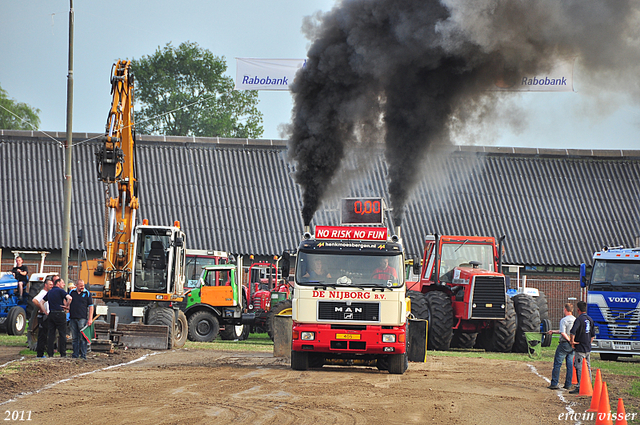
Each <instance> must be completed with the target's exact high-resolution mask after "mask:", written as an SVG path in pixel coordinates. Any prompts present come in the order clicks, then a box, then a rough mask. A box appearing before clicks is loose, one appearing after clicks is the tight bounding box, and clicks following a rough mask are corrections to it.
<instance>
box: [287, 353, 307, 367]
mask: <svg viewBox="0 0 640 425" xmlns="http://www.w3.org/2000/svg"><path fill="white" fill-rule="evenodd" d="M291 369H293V370H307V369H309V353H305V352H302V351H291Z"/></svg>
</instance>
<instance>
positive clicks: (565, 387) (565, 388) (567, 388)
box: [562, 385, 571, 391]
mask: <svg viewBox="0 0 640 425" xmlns="http://www.w3.org/2000/svg"><path fill="white" fill-rule="evenodd" d="M562 389H564V390H567V391H569V390H570V389H571V385H569V386H568V387H567V386H566V385H565V386H564V387H562Z"/></svg>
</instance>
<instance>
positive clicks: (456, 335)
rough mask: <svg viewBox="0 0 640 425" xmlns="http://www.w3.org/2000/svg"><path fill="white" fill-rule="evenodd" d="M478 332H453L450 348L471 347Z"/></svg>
mask: <svg viewBox="0 0 640 425" xmlns="http://www.w3.org/2000/svg"><path fill="white" fill-rule="evenodd" d="M477 337H478V333H477V332H474V333H465V332H460V331H458V330H456V331H454V332H453V338H451V347H452V348H473V346H474V345H475V344H476V338H477Z"/></svg>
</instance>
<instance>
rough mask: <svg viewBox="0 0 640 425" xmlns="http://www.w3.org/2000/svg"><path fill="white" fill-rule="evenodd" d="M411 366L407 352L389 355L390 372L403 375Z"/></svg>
mask: <svg viewBox="0 0 640 425" xmlns="http://www.w3.org/2000/svg"><path fill="white" fill-rule="evenodd" d="M408 368H409V358H408V357H407V353H402V354H391V355H390V356H389V373H391V374H393V375H402V374H403V373H405V372H406V371H407V369H408Z"/></svg>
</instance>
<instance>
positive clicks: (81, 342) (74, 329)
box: [69, 319, 87, 359]
mask: <svg viewBox="0 0 640 425" xmlns="http://www.w3.org/2000/svg"><path fill="white" fill-rule="evenodd" d="M69 324H70V327H71V337H72V338H73V354H72V355H71V357H73V358H74V359H77V358H78V357H82V358H83V359H86V358H87V340H86V339H85V338H84V336H83V335H82V332H80V330H81V329H82V328H84V327H85V326H86V325H87V319H71V321H70V323H69Z"/></svg>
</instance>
